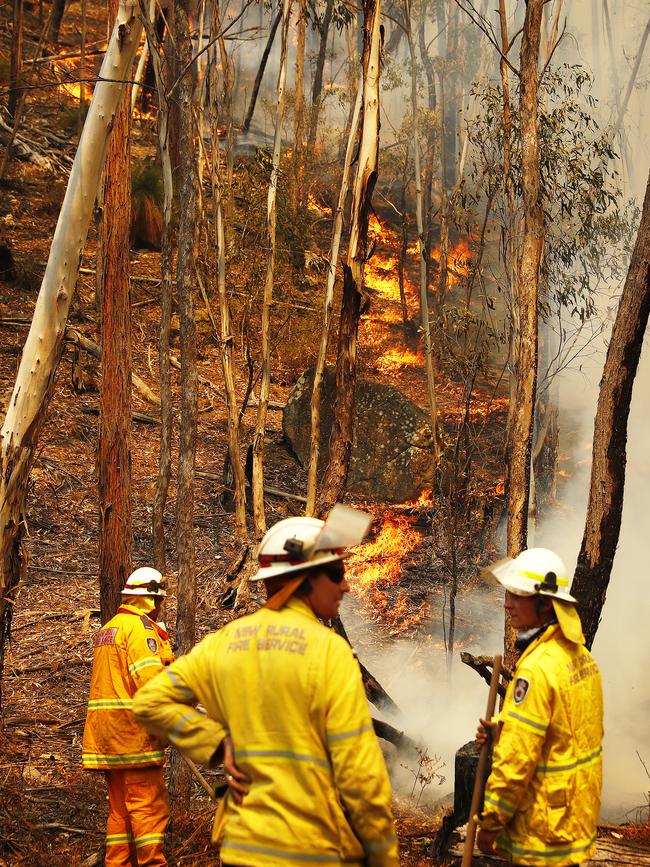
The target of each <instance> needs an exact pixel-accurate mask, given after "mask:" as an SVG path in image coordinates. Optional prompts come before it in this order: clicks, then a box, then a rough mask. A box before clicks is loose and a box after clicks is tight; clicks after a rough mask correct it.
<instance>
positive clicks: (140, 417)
mask: <svg viewBox="0 0 650 867" xmlns="http://www.w3.org/2000/svg"><path fill="white" fill-rule="evenodd" d="M81 411H82V412H83V413H85V414H86V415H99V407H98V406H96V405H91V406H82V407H81ZM131 418H132V419H133V421H139V422H141V423H142V424H160V419H159V418H154V417H153V416H152V415H147V414H146V413H144V412H138V411H137V410H134V411H133V412H132V413H131Z"/></svg>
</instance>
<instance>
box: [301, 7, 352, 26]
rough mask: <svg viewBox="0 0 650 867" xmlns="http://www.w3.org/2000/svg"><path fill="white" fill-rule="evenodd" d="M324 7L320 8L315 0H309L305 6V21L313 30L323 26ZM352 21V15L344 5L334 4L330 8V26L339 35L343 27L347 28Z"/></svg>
mask: <svg viewBox="0 0 650 867" xmlns="http://www.w3.org/2000/svg"><path fill="white" fill-rule="evenodd" d="M324 17H325V6H324V5H322V6H320V5H319V4H318V2H317V0H310V2H309V3H308V4H307V21H308V23H309V24H311V26H312V27H313V28H314V29H315V30H319V29H320V28H321V27H322V25H323V19H324ZM353 21H354V14H353V13H352V11H351V9H350V8H348V6H346V4H345V3H336V2H335V3H334V6H333V7H332V24H333V25H334V26H335V27H336V29H337V30H338V31H339V33H341V31H342V30H343V28H344V27H349V26H350V24H352V22H353Z"/></svg>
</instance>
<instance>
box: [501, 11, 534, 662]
mask: <svg viewBox="0 0 650 867" xmlns="http://www.w3.org/2000/svg"><path fill="white" fill-rule="evenodd" d="M543 7H544V0H528V2H527V4H526V16H525V19H524V29H523V36H522V42H521V59H520V66H519V68H520V81H521V84H520V98H519V118H520V125H521V142H522V175H521V177H522V197H523V212H524V225H523V232H522V247H521V258H520V261H519V268H518V274H517V275H516V291H517V308H518V313H519V332H518V335H517V338H518V339H517V357H516V359H515V364H516V382H517V388H516V394H515V409H514V413H513V418H512V425H511V430H510V447H509V458H510V460H509V486H508V521H507V536H508V538H507V549H508V555H509V556H510V557H515V556H517V554H519V552H520V551H522V550H523V549H524V548H526V545H527V518H528V502H529V495H530V466H531V464H530V458H531V448H532V438H533V410H534V407H535V394H536V387H537V305H538V293H539V268H540V262H541V257H542V248H543V246H544V211H543V208H542V190H541V168H540V156H539V136H538V130H537V68H538V59H539V42H540V32H541V23H542V10H543ZM512 639H513V635H512V633H511V632H510V631H509V630H508V629H507V630H506V642H505V656H506V662H512V659H513V654H514V643H513V642H512Z"/></svg>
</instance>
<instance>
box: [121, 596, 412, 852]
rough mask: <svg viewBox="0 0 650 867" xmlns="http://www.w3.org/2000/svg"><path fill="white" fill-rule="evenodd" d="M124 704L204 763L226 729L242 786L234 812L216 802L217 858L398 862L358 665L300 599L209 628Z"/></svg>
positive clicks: (385, 781) (382, 769) (388, 797)
mask: <svg viewBox="0 0 650 867" xmlns="http://www.w3.org/2000/svg"><path fill="white" fill-rule="evenodd" d="M196 702H200V704H201V705H203V707H204V708H205V709H206V710H207V714H208V715H207V716H205V715H204V714H201V713H199V711H197V710H195V709H194V708H193V707H192V706H193V705H194V704H195V703H196ZM134 711H135V714H136V716H137V718H138V719H139V720H141V721H142V722H143V723H144V724H145V725H147V726H148V727H149V728H151V729H152V731H154V732H155V733H156V734H158V735H162V736H165V737H167V738H168V739H169V740H170V741H171V743H172V744H174V746H176V747H178V748H179V749H180V750H182V751H183V752H184V753H185V754H186V755H188V756H189V757H190V758H192V759H194V760H195V761H198V762H202V763H204V764H208V763H210V760H211V759H212V758H213V754H214V752H215V750H216V749H217V747H218V746H219V744H220V743H221V741H222V739H223V737H224V736H225V735H226V734H230V736H231V738H232V740H233V744H234V748H235V760H236V762H237V765H238V766H239V767H240V768H241V770H242V771H244V772H245V773H246V774H247V775H248V776H249V777H250V779H251V780H252V783H251V786H250V792H249V794H248V795H247V796H246V797H245V799H244V803H243V805H242V806H241V807H238V806H237V805H236V804H235V803H234V802H233V801H232V799H227V802H226V807H225V817H224V818H225V821H224V824H223V827H224V829H225V836H224V839H223V842H222V846H221V857H222V859H223V860H224V861H225V862H226V863H228V864H242V865H251V864H255V865H256V867H262V865H274V867H277V865H279V864H287V865H289V864H291V865H296V867H302V865H305V867H306V865H312V867H313V865H314V864H360V863H364V864H368V865H373V867H394V865H395V867H396V865H398V864H399V861H398V856H397V842H396V837H395V830H394V825H393V816H392V812H391V789H390V783H389V780H388V774H387V772H386V767H385V764H384V758H383V756H382V753H381V750H380V749H379V744H378V743H377V738H376V736H375V733H374V731H373V727H372V721H371V719H370V715H369V713H368V703H367V701H366V697H365V694H364V691H363V685H362V683H361V675H360V671H359V665H358V663H357V661H356V660H355V658H354V656H353V654H352V651H351V649H350V647H349V646H348V645H347V643H346V642H345V641H344V640H343V639H342V638H341V637H340V636H339V635H336V633H334V632H333V631H332V630H331V629H327V628H326V627H325V626H323V625H322V624H321V623H319V622H318V620H317V619H316V617H315V616H314V614H313V612H312V611H311V609H310V608H309V607H308V606H307V605H306V604H305V603H304V602H302V601H301V600H299V599H296V598H295V597H294V598H291V599H290V600H289V601H288V603H287V604H286V606H285V607H283V608H281V609H280V610H279V611H272V610H270V609H268V608H261V609H260V610H259V611H256V612H255V613H254V614H251V615H250V616H247V617H242V618H240V619H239V620H234V621H233V622H232V623H229V624H228V625H227V626H225V627H224V628H223V629H220V630H219V631H218V632H215V633H212V634H211V635H209V636H208V637H207V638H205V639H204V640H203V641H202V642H201V643H200V644H198V645H197V646H196V647H195V648H194V649H193V650H192V651H191V652H190V653H189V654H187V656H183V657H181V658H180V659H178V660H177V661H176V662H175V663H174V664H173V665H172V666H170V667H169V668H168V669H166V670H165V672H164V673H163V674H161V675H160V676H159V677H157V678H155V679H154V680H153V681H151V682H150V683H148V684H147V685H146V686H145V687H143V688H142V689H141V690H140V691H139V692H138V693H137V695H136V697H135V701H134ZM219 831H220V829H219V828H217V827H216V825H215V835H214V836H213V839H215V840H216V839H217V838H218V837H219ZM364 859H365V860H364Z"/></svg>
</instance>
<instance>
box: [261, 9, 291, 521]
mask: <svg viewBox="0 0 650 867" xmlns="http://www.w3.org/2000/svg"><path fill="white" fill-rule="evenodd" d="M290 18H291V0H284V2H283V5H282V45H281V48H280V70H279V72H278V99H277V111H276V118H275V137H274V140H273V168H272V170H271V179H270V181H269V193H268V199H267V215H266V225H267V238H268V251H269V252H268V258H267V262H266V280H265V283H264V300H263V304H262V377H261V381H260V402H259V406H258V410H257V425H256V427H255V440H254V443H253V518H254V521H255V530H256V532H257V533H260V534H261V533H263V532H264V531H265V529H266V516H265V512H264V434H265V430H266V413H267V409H268V404H269V391H270V387H271V339H270V337H271V333H270V332H271V304H272V302H273V272H274V268H275V244H276V228H275V227H276V220H277V213H276V198H277V187H278V175H279V171H280V148H281V145H282V122H283V120H284V104H285V84H286V78H287V39H288V35H289V20H290Z"/></svg>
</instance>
